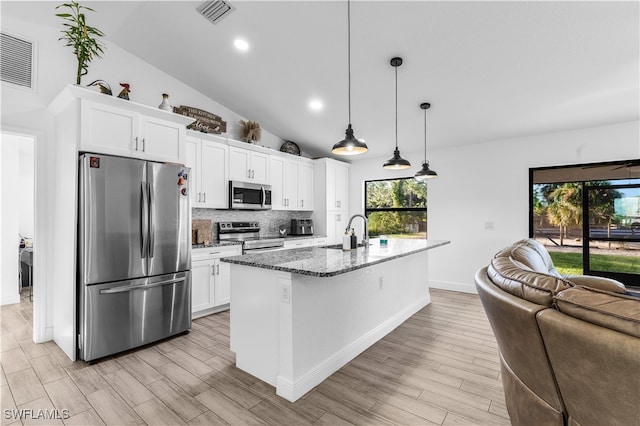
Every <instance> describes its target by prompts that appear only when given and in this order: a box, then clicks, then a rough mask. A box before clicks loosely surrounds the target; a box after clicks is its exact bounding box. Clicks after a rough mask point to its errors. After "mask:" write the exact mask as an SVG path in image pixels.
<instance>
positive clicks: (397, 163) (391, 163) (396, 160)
mask: <svg viewBox="0 0 640 426" xmlns="http://www.w3.org/2000/svg"><path fill="white" fill-rule="evenodd" d="M390 63H391V66H392V67H393V68H394V69H395V74H396V149H395V150H394V151H393V158H391V159H390V160H387V161H386V162H385V163H384V164H383V165H382V168H383V169H387V170H404V169H408V168H409V167H411V163H410V162H408V161H407V160H405V159H404V158H402V157H400V150H399V149H398V67H399V66H400V65H402V58H398V57H395V58H391V61H390Z"/></svg>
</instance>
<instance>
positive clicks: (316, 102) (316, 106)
mask: <svg viewBox="0 0 640 426" xmlns="http://www.w3.org/2000/svg"><path fill="white" fill-rule="evenodd" d="M322 107H323V105H322V102H321V101H319V100H317V99H314V100H312V101H311V102H309V108H311V109H312V110H313V111H320V110H321V109H322Z"/></svg>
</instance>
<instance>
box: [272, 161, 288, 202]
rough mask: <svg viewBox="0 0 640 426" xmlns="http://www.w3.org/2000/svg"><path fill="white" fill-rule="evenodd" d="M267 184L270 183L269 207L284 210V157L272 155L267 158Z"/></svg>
mask: <svg viewBox="0 0 640 426" xmlns="http://www.w3.org/2000/svg"><path fill="white" fill-rule="evenodd" d="M269 176H270V178H269V184H270V185H271V208H272V209H273V210H286V207H285V205H286V203H285V200H284V190H283V189H284V158H281V157H276V156H272V157H271V159H270V160H269Z"/></svg>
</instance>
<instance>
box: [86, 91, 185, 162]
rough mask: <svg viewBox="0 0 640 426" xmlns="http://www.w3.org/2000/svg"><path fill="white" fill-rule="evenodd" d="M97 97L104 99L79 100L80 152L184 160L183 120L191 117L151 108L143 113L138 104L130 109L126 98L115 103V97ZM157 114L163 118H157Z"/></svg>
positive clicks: (159, 159)
mask: <svg viewBox="0 0 640 426" xmlns="http://www.w3.org/2000/svg"><path fill="white" fill-rule="evenodd" d="M100 96H103V97H104V98H101V99H97V100H92V99H82V100H81V107H80V117H81V118H80V120H81V124H80V146H79V149H80V150H81V151H87V152H96V153H100V154H113V155H122V156H126V157H134V158H142V159H145V160H156V161H170V162H176V163H184V162H185V160H186V145H185V138H186V127H185V122H188V120H190V119H186V117H184V116H180V115H178V114H172V113H168V112H166V111H160V110H158V111H155V110H151V109H150V110H149V114H144V113H141V112H140V110H141V109H142V110H143V111H144V108H142V107H141V106H140V105H137V107H135V108H133V109H130V108H127V107H128V106H130V105H129V104H128V103H127V101H123V100H121V99H118V101H119V102H118V105H114V101H115V99H113V98H107V96H106V95H100ZM103 100H104V101H105V102H102V101H103ZM151 114H153V115H151ZM160 114H162V116H163V117H162V118H160V117H157V115H160ZM185 119H186V120H185Z"/></svg>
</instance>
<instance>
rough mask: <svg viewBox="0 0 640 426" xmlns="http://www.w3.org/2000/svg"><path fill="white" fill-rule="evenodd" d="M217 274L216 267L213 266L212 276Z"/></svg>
mask: <svg viewBox="0 0 640 426" xmlns="http://www.w3.org/2000/svg"><path fill="white" fill-rule="evenodd" d="M215 274H216V265H211V275H215Z"/></svg>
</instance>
